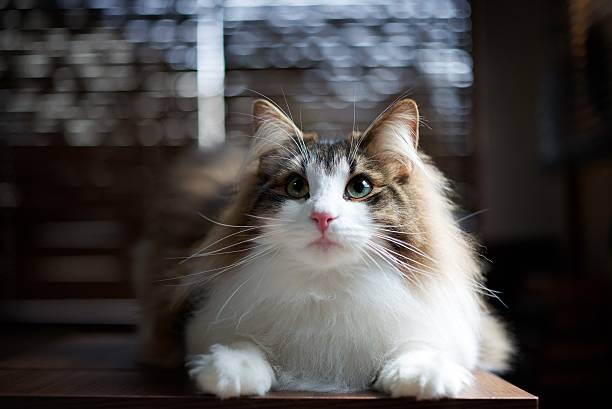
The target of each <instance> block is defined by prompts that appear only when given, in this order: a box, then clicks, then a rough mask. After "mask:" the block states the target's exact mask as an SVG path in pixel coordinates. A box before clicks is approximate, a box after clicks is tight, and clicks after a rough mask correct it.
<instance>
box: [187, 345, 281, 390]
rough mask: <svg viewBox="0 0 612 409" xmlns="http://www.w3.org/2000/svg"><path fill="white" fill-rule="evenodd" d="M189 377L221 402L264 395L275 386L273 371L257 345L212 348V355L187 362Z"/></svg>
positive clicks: (197, 357) (217, 346)
mask: <svg viewBox="0 0 612 409" xmlns="http://www.w3.org/2000/svg"><path fill="white" fill-rule="evenodd" d="M187 365H188V367H189V375H190V376H191V377H192V378H193V379H194V380H195V382H196V384H197V385H198V388H199V389H200V390H201V391H202V392H207V393H212V394H214V395H217V396H219V397H220V398H232V397H237V396H244V395H264V394H265V393H266V392H268V391H269V390H270V388H271V387H272V385H273V384H274V383H275V378H274V371H273V370H272V367H271V366H270V364H269V363H268V361H267V360H266V358H265V356H264V354H263V352H262V351H261V350H259V348H258V347H256V346H255V345H251V344H247V343H242V344H237V345H235V346H232V347H227V346H223V345H218V344H217V345H213V346H212V347H210V354H206V355H198V356H196V357H194V358H193V359H192V360H191V361H189V362H188V364H187Z"/></svg>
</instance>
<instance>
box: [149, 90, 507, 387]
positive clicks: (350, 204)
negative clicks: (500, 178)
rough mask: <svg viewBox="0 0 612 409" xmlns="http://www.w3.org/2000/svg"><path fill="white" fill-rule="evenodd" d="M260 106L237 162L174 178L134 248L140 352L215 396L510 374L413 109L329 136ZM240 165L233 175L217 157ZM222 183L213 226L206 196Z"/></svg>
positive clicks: (500, 333) (403, 106)
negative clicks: (180, 368)
mask: <svg viewBox="0 0 612 409" xmlns="http://www.w3.org/2000/svg"><path fill="white" fill-rule="evenodd" d="M253 116H254V127H255V133H254V136H253V138H252V142H251V145H250V147H249V148H248V150H247V152H246V154H244V155H242V154H241V153H240V151H237V150H236V151H221V152H219V153H217V154H213V155H209V158H208V162H207V164H206V165H205V166H204V165H203V166H201V167H199V168H198V167H197V166H192V165H185V166H183V167H182V168H180V167H179V169H178V170H177V171H175V172H174V173H171V174H170V175H169V181H170V185H171V186H172V188H173V189H174V190H173V193H169V194H168V195H167V196H166V199H165V202H164V203H162V204H161V205H159V206H158V207H157V210H156V212H154V214H155V217H156V222H157V224H156V225H157V226H158V227H157V228H156V229H157V230H155V231H154V234H153V235H152V237H155V239H151V240H148V241H146V242H143V243H142V244H141V245H140V247H139V249H138V253H139V254H138V255H139V258H140V260H141V261H142V262H141V263H140V265H139V266H138V267H139V272H140V273H139V274H140V276H139V277H138V284H139V286H138V289H139V291H140V296H141V298H142V299H143V302H144V310H143V315H144V317H143V325H142V330H141V334H142V340H143V348H144V349H143V354H144V359H145V360H147V361H148V362H156V363H170V362H172V361H176V360H178V361H181V360H183V361H184V362H186V363H187V366H188V368H189V373H190V375H191V377H192V378H193V379H194V381H195V383H196V384H197V386H198V388H199V389H200V390H201V391H203V392H208V393H212V394H216V395H218V396H220V397H222V398H227V397H236V396H242V395H262V394H265V393H266V392H267V391H269V390H270V389H271V388H274V389H290V390H312V391H350V390H360V389H367V388H370V387H371V388H374V389H378V390H380V391H383V392H386V393H389V394H391V395H392V396H416V397H417V398H419V399H426V398H440V397H449V396H455V395H457V394H458V393H459V392H460V391H461V390H462V389H463V388H464V387H466V386H468V385H469V384H470V383H471V382H472V379H473V375H472V371H473V370H475V369H478V368H483V369H488V370H493V371H503V370H505V369H506V367H507V364H508V357H509V355H510V354H511V350H512V346H511V342H510V341H509V338H508V335H507V334H506V331H505V329H504V326H503V325H502V324H501V323H500V322H499V321H498V320H497V319H496V318H495V317H493V316H492V315H491V313H490V312H489V310H488V308H487V306H486V305H485V302H484V300H483V296H482V295H483V294H484V293H485V292H486V288H485V287H484V285H483V277H482V274H481V270H480V267H479V263H478V261H477V258H476V255H475V252H474V250H473V245H472V241H471V239H470V238H469V237H468V236H467V235H466V234H465V233H464V232H462V231H461V229H460V228H459V227H458V224H457V222H456V221H455V220H454V218H453V214H452V211H453V204H452V203H451V201H450V200H449V198H448V196H449V189H448V187H447V182H446V180H445V178H444V177H443V176H442V174H441V173H440V172H439V171H438V170H437V169H436V168H435V167H434V165H433V164H432V162H431V160H430V159H429V158H428V156H426V155H425V154H424V153H423V152H421V151H420V150H419V149H418V135H419V132H418V131H419V129H418V128H419V114H418V110H417V106H416V104H415V103H414V101H412V100H409V99H405V100H401V101H399V102H396V103H395V104H393V105H392V106H390V107H389V108H388V109H387V110H385V111H384V112H383V113H382V114H381V115H380V116H379V117H378V118H377V119H376V120H375V121H374V122H373V123H372V125H370V127H369V128H368V129H367V130H366V131H364V132H363V133H358V132H352V133H351V134H349V135H348V136H347V138H346V139H345V140H342V141H336V142H325V141H319V140H318V137H317V135H316V134H314V133H306V132H303V131H302V130H300V129H299V128H298V127H297V126H296V125H295V124H294V123H293V121H292V120H291V119H289V118H288V117H287V116H285V115H284V113H283V112H282V111H281V110H280V109H279V108H277V107H276V106H275V105H274V104H273V103H270V102H268V101H265V100H257V101H256V102H255V103H254V105H253ZM228 152H229V153H228ZM241 155H242V156H241ZM239 157H240V158H242V159H243V166H242V167H241V168H240V169H239V170H237V171H235V170H234V168H235V167H232V166H231V165H225V166H223V165H220V164H223V163H228V164H230V163H236V162H237V160H238V159H237V158H239ZM211 161H216V162H215V163H212V164H211V163H210V162H211ZM232 183H234V184H233V186H234V187H235V189H234V191H233V192H231V191H228V193H227V195H228V200H227V202H226V205H225V208H224V211H223V212H222V213H221V214H220V215H218V216H215V217H216V220H213V219H211V218H210V213H206V209H202V208H201V206H202V204H203V203H204V200H203V199H202V198H203V197H206V195H207V194H208V195H209V196H210V194H211V192H213V191H217V190H218V189H219V188H220V186H231V185H232ZM198 212H200V213H201V214H200V215H198ZM185 214H189V216H185V217H184V215H185ZM205 225H208V226H211V227H210V229H208V231H205V230H206V229H205V228H204V226H205ZM164 226H174V227H164ZM186 232H188V233H186ZM177 258H180V259H179V260H177Z"/></svg>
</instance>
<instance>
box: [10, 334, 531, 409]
mask: <svg viewBox="0 0 612 409" xmlns="http://www.w3.org/2000/svg"><path fill="white" fill-rule="evenodd" d="M33 339H34V340H33ZM22 340H23V342H21V341H22ZM36 340H38V341H36ZM3 344H6V345H3ZM20 344H21V347H20ZM0 347H2V350H3V351H5V353H6V354H5V356H4V357H2V358H0V407H2V408H17V407H28V408H47V407H88V408H109V407H132V408H136V407H142V408H145V407H156V408H175V407H176V408H178V407H181V408H191V407H194V408H195V407H198V408H220V407H224V408H228V407H261V408H278V407H288V406H295V407H302V408H308V407H317V408H326V407H351V408H379V407H380V408H382V407H384V408H400V407H401V408H536V407H537V398H536V397H534V396H532V395H530V394H529V393H527V392H525V391H523V390H521V389H519V388H517V387H515V386H513V385H511V384H509V383H507V382H505V381H504V380H502V379H500V378H499V377H497V376H494V375H491V374H489V373H484V372H479V373H477V374H476V383H475V385H474V386H473V387H471V388H469V389H468V390H466V391H465V392H463V393H462V395H461V396H460V397H459V398H456V399H443V400H439V401H416V400H415V399H414V398H401V399H393V398H390V397H388V396H385V395H382V394H380V393H377V392H372V391H366V392H362V393H356V394H322V393H310V392H273V393H270V394H268V395H266V396H264V397H253V398H240V399H229V400H219V399H217V398H215V397H213V396H209V395H201V394H198V393H197V392H196V390H195V389H194V387H193V385H192V384H191V383H190V382H189V380H188V379H187V377H186V375H185V372H184V371H182V370H178V371H171V370H157V369H151V368H148V369H147V368H142V367H139V366H138V365H137V363H136V361H135V352H136V340H135V335H134V333H133V332H131V331H119V330H113V331H110V330H105V331H91V330H88V331H82V330H81V331H76V332H75V331H73V330H67V331H61V330H51V331H46V332H40V331H34V332H32V331H31V330H26V331H24V330H21V329H18V330H16V331H12V335H10V336H9V337H6V338H5V339H3V340H2V342H0Z"/></svg>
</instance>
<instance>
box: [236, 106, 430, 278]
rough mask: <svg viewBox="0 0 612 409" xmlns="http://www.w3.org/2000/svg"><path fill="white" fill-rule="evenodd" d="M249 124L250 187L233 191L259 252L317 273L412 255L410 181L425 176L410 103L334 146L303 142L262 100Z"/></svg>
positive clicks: (415, 226)
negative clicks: (266, 249)
mask: <svg viewBox="0 0 612 409" xmlns="http://www.w3.org/2000/svg"><path fill="white" fill-rule="evenodd" d="M253 115H254V117H255V134H254V136H253V138H254V141H253V144H252V148H251V157H250V161H251V163H253V164H254V165H253V171H252V174H253V175H254V177H253V178H252V179H249V182H248V183H246V184H242V185H241V187H240V189H241V191H242V195H240V196H241V197H242V199H241V200H242V201H243V202H244V203H243V204H242V205H241V206H240V207H241V208H242V212H243V214H247V215H248V217H247V218H246V219H243V222H249V223H251V224H254V223H255V224H258V225H260V226H261V229H258V232H257V233H258V234H259V236H260V237H259V238H258V239H257V242H258V243H259V244H261V245H262V246H270V247H273V248H274V249H277V250H278V251H279V252H283V253H284V254H287V255H290V256H291V257H293V258H294V259H295V260H296V261H298V262H299V263H304V264H307V265H312V266H316V267H318V268H323V269H325V268H336V267H340V266H344V265H348V264H351V263H362V264H363V263H366V264H370V263H372V262H376V261H375V258H376V259H380V258H383V259H384V258H385V255H389V256H392V257H393V258H394V259H395V260H399V261H400V262H401V261H402V260H401V258H399V257H398V256H397V255H395V254H402V253H404V252H405V251H406V249H407V247H406V246H412V245H414V246H415V248H416V247H417V245H418V243H415V241H418V237H419V233H418V232H419V220H420V217H419V215H418V211H419V203H418V202H419V201H420V200H421V201H422V199H421V198H420V197H418V195H417V194H416V193H417V190H418V189H416V187H415V186H413V179H414V176H415V174H416V173H417V172H423V171H425V169H424V168H423V162H422V159H421V158H420V156H419V154H418V153H417V143H418V131H419V130H418V126H419V114H418V109H417V105H416V104H415V102H414V101H412V100H410V99H405V100H401V101H399V102H397V103H395V104H394V105H392V106H391V107H390V108H389V109H387V110H386V111H385V112H384V113H383V114H381V115H380V116H379V117H378V118H377V119H376V120H375V121H374V122H373V123H372V125H370V127H369V128H368V129H367V130H366V131H364V132H363V133H357V132H353V133H351V134H349V135H348V136H347V137H346V139H345V140H342V141H336V142H324V141H319V140H318V137H317V135H315V134H313V133H306V132H303V131H302V130H300V129H299V128H298V127H297V126H296V125H295V124H294V123H293V121H292V120H291V119H290V118H288V117H287V116H286V115H284V113H283V112H282V111H281V110H280V109H278V108H277V107H276V106H275V105H273V104H272V103H270V102H268V101H265V100H258V101H256V102H255V103H254V105H253ZM389 252H391V253H389ZM377 255H378V257H373V256H377Z"/></svg>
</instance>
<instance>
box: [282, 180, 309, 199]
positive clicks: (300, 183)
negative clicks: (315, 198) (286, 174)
mask: <svg viewBox="0 0 612 409" xmlns="http://www.w3.org/2000/svg"><path fill="white" fill-rule="evenodd" d="M285 192H287V194H288V195H289V196H290V197H292V198H294V199H303V198H305V197H307V196H308V193H309V192H310V190H309V188H308V181H307V180H306V179H304V178H303V177H301V176H300V175H293V176H291V177H290V178H289V181H288V182H287V185H286V186H285Z"/></svg>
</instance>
